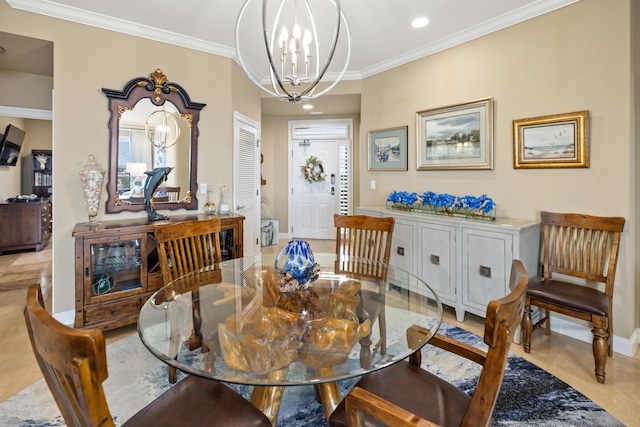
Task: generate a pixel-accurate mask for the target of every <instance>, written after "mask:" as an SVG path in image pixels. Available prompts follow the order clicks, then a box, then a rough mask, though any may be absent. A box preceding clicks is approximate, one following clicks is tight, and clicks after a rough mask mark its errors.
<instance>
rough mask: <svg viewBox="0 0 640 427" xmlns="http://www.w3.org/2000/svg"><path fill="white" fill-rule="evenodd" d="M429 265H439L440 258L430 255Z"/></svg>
mask: <svg viewBox="0 0 640 427" xmlns="http://www.w3.org/2000/svg"><path fill="white" fill-rule="evenodd" d="M430 259H431V264H433V265H440V257H439V256H438V255H431V257H430Z"/></svg>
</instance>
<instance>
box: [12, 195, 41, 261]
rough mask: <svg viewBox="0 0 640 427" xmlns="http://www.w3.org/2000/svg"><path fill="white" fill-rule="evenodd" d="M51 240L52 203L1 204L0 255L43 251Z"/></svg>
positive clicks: (37, 201) (36, 201) (38, 201)
mask: <svg viewBox="0 0 640 427" xmlns="http://www.w3.org/2000/svg"><path fill="white" fill-rule="evenodd" d="M50 238H51V202H50V201H49V199H39V200H35V201H31V202H20V203H0V255H2V254H3V252H5V251H15V250H21V249H35V250H36V251H41V250H42V248H44V247H45V246H46V245H47V243H49V239H50Z"/></svg>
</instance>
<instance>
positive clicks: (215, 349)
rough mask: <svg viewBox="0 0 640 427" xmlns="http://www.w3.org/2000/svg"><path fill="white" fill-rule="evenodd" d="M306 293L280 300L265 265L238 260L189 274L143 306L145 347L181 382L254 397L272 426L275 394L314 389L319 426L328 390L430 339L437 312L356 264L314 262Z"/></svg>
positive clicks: (318, 257)
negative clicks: (229, 387) (186, 379)
mask: <svg viewBox="0 0 640 427" xmlns="http://www.w3.org/2000/svg"><path fill="white" fill-rule="evenodd" d="M314 257H315V262H316V264H317V267H316V269H317V272H316V276H317V278H315V277H314V279H313V280H310V281H309V282H308V283H307V284H305V285H307V287H306V288H305V287H302V286H301V287H299V288H297V289H294V290H291V289H290V287H289V288H286V289H287V291H283V289H285V288H283V287H282V286H281V285H282V276H281V275H280V273H279V272H277V271H276V270H275V269H274V267H273V264H274V263H273V257H271V258H267V257H263V256H256V257H243V258H237V259H232V260H228V261H224V262H222V263H220V264H217V265H216V266H215V267H214V268H206V269H203V270H200V271H197V272H194V273H189V274H187V275H184V276H182V277H179V278H178V279H176V280H174V281H172V282H171V283H169V284H167V285H166V286H165V287H163V288H162V289H160V290H158V291H157V292H156V293H155V294H153V295H152V296H151V298H149V300H147V302H146V303H145V304H144V306H143V307H142V310H141V311H140V315H139V318H138V333H139V336H140V338H141V340H142V342H143V343H144V345H145V346H146V347H147V349H149V351H150V352H151V353H153V354H154V355H155V356H156V357H158V358H159V359H161V360H162V361H164V362H165V363H166V364H168V365H170V366H173V367H175V368H177V369H178V370H180V371H183V372H185V373H188V374H192V375H197V376H200V377H204V378H209V379H211V380H216V381H222V382H228V383H237V384H246V385H252V386H255V387H254V391H253V395H252V398H251V401H252V403H254V405H256V406H257V407H258V408H259V409H261V410H262V411H263V412H264V413H265V414H266V415H267V416H268V417H269V418H270V419H271V421H272V423H273V424H274V425H275V422H276V419H277V414H278V411H279V408H280V402H281V399H282V394H283V392H284V387H287V386H299V385H315V386H316V390H317V394H318V396H319V399H320V400H321V403H322V405H323V407H324V411H325V415H326V416H327V417H328V416H329V415H330V414H331V413H332V412H333V410H334V409H335V407H336V406H337V405H338V403H339V402H340V400H341V399H342V396H340V392H339V391H338V386H337V383H336V381H339V380H343V379H347V378H351V377H354V376H360V375H364V374H366V373H369V372H372V371H375V370H378V369H384V368H385V367H388V366H390V365H392V364H393V363H395V362H397V361H399V360H402V359H405V358H407V357H409V356H411V355H413V354H414V353H416V352H418V351H419V350H420V349H421V348H422V346H424V345H425V344H426V343H427V342H428V341H429V339H430V338H431V337H432V336H433V335H434V334H435V333H436V331H437V330H438V328H439V326H440V322H441V320H442V306H441V304H440V301H439V299H438V296H437V295H436V294H435V292H434V291H433V290H432V289H431V288H430V287H429V286H428V285H427V284H426V283H424V282H423V281H422V280H420V279H419V278H418V277H416V276H414V275H412V274H410V273H408V272H406V271H404V270H401V269H399V268H395V267H393V266H386V265H381V264H375V263H371V262H368V261H364V260H359V259H351V260H349V259H347V260H346V261H344V260H343V261H341V262H339V263H337V262H336V255H335V254H314Z"/></svg>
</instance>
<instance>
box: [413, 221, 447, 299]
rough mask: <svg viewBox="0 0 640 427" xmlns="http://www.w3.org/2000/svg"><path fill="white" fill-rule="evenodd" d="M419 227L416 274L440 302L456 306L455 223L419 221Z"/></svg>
mask: <svg viewBox="0 0 640 427" xmlns="http://www.w3.org/2000/svg"><path fill="white" fill-rule="evenodd" d="M418 228H419V236H420V239H419V241H418V244H419V249H418V277H420V278H421V279H422V280H424V282H425V283H426V284H427V285H429V286H430V287H431V289H433V290H434V291H435V292H436V294H437V295H438V296H439V297H440V300H441V301H442V302H443V303H445V304H448V305H451V306H456V227H448V226H443V225H439V224H427V223H420V224H419V225H418Z"/></svg>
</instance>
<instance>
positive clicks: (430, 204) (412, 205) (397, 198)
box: [387, 191, 496, 221]
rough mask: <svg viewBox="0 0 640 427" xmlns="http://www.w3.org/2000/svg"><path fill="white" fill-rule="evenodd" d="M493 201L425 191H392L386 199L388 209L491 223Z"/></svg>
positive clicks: (493, 213)
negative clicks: (481, 220)
mask: <svg viewBox="0 0 640 427" xmlns="http://www.w3.org/2000/svg"><path fill="white" fill-rule="evenodd" d="M495 206H496V205H495V203H494V201H493V199H491V198H490V197H487V195H486V194H483V195H482V196H479V197H476V196H462V197H459V196H453V195H451V194H447V193H434V192H433V191H426V192H424V193H422V195H418V193H416V192H412V193H409V192H407V191H392V192H391V194H389V197H387V207H388V208H390V209H401V210H410V211H416V212H425V213H431V214H436V215H451V216H461V217H465V218H472V219H484V220H489V221H493V220H495V219H496V208H495Z"/></svg>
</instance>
